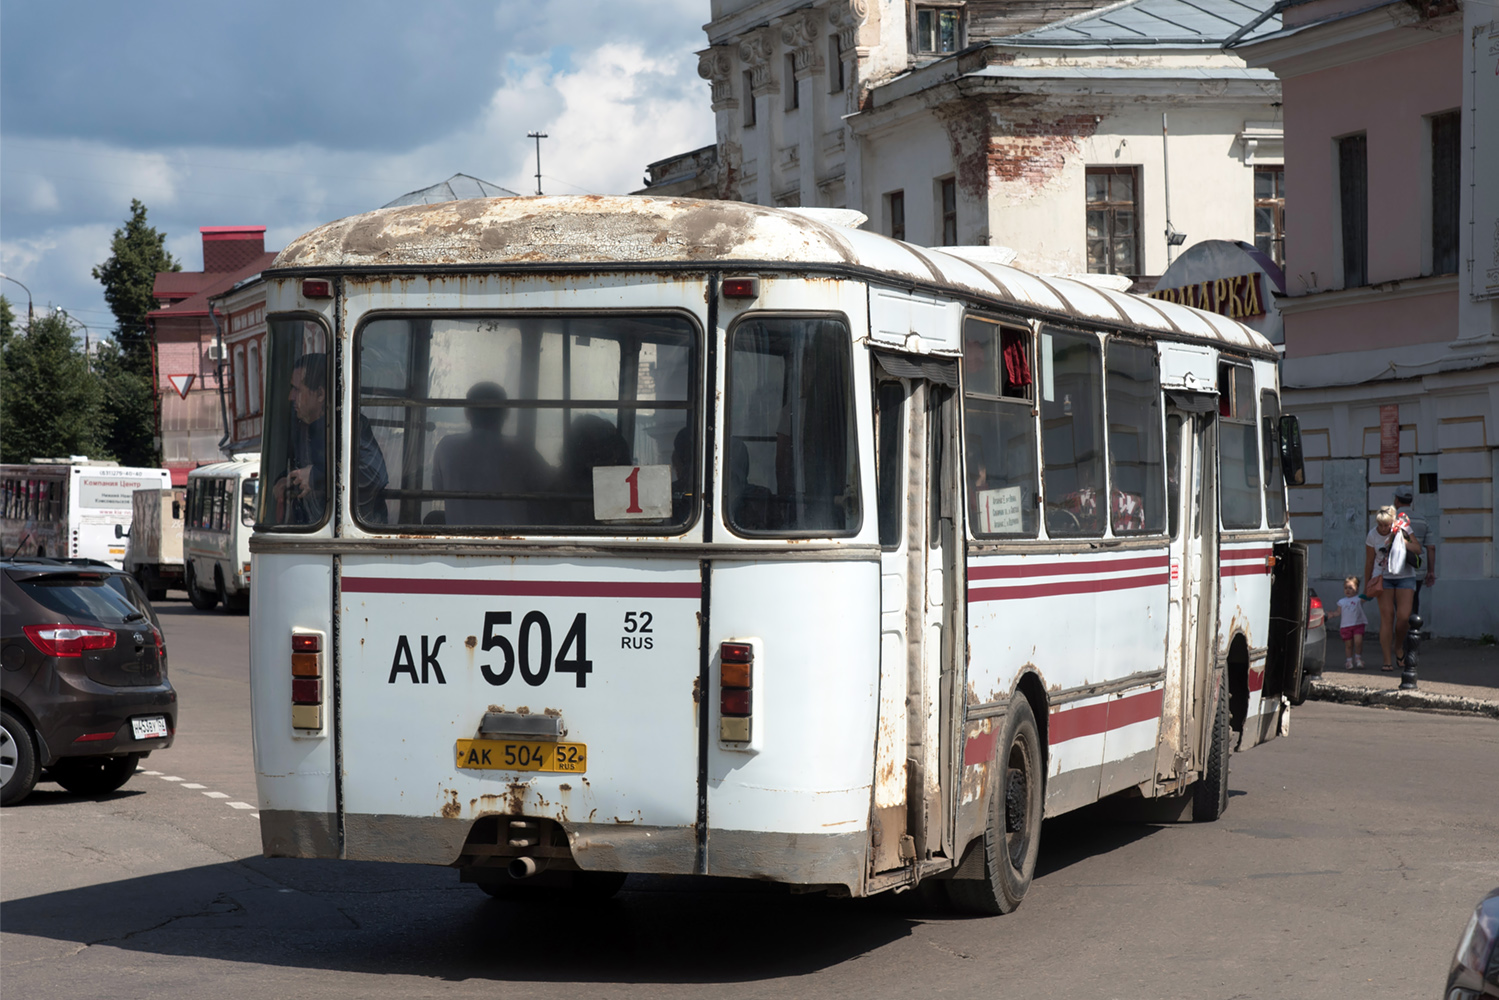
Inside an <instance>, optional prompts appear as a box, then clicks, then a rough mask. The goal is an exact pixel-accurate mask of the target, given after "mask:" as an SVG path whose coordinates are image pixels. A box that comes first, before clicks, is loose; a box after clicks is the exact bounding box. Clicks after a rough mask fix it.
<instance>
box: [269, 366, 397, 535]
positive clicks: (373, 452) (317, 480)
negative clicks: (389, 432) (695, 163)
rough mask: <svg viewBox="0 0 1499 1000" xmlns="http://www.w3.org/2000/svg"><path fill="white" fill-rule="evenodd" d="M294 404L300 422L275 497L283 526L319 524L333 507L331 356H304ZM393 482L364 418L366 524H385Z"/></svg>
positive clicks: (294, 379)
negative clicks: (389, 487) (329, 406)
mask: <svg viewBox="0 0 1499 1000" xmlns="http://www.w3.org/2000/svg"><path fill="white" fill-rule="evenodd" d="M288 398H289V400H290V402H291V405H292V410H293V412H294V413H295V414H296V418H297V419H296V420H295V421H294V422H293V424H292V428H291V447H290V449H289V452H288V456H287V463H286V464H287V470H286V471H285V472H284V473H282V474H281V475H280V476H279V477H277V479H276V482H275V485H274V486H272V488H271V489H272V493H273V495H274V497H275V500H276V520H277V523H281V524H317V523H318V522H320V521H321V520H322V519H323V514H324V511H325V509H326V507H327V503H328V421H327V402H328V356H327V355H326V354H304V355H302V356H301V357H300V358H298V359H297V361H296V363H295V364H294V365H293V366H292V371H291V392H290V395H289V397H288ZM387 482H389V476H388V475H387V473H386V471H385V456H384V454H383V453H381V451H380V446H379V445H378V444H376V443H375V434H374V430H373V429H372V428H371V427H370V423H369V421H368V420H367V419H366V418H365V417H364V416H363V414H361V415H360V417H359V481H358V483H357V487H356V492H355V507H356V511H357V513H358V515H359V517H360V519H361V520H364V521H370V522H375V523H378V524H383V523H385V522H386V520H387V519H388V518H387V515H386V510H385V501H384V500H383V499H382V497H381V493H382V491H383V490H384V489H385V485H386V483H387Z"/></svg>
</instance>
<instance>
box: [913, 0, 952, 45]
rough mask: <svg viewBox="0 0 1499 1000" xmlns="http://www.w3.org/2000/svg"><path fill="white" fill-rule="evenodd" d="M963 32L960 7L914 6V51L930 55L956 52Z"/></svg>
mask: <svg viewBox="0 0 1499 1000" xmlns="http://www.w3.org/2000/svg"><path fill="white" fill-rule="evenodd" d="M962 33H963V9H962V8H961V7H917V8H916V53H917V55H924V56H931V55H943V54H945V53H948V52H956V51H958V49H959V48H961V47H962V45H961V36H962Z"/></svg>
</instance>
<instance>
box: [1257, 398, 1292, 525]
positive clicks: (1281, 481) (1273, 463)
mask: <svg viewBox="0 0 1499 1000" xmlns="http://www.w3.org/2000/svg"><path fill="white" fill-rule="evenodd" d="M1260 446H1261V448H1262V449H1263V455H1262V456H1261V457H1262V458H1263V459H1264V463H1265V520H1266V523H1267V524H1268V525H1269V526H1270V527H1272V528H1281V527H1284V526H1285V523H1286V483H1285V474H1284V473H1283V472H1282V471H1281V464H1280V462H1281V459H1280V400H1279V399H1278V398H1276V395H1275V393H1274V392H1273V391H1271V390H1270V389H1266V390H1264V391H1263V392H1261V393H1260Z"/></svg>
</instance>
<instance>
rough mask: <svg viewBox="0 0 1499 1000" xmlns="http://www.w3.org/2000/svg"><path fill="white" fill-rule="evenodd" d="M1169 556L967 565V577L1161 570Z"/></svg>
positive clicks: (999, 577)
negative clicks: (1003, 564) (1002, 564)
mask: <svg viewBox="0 0 1499 1000" xmlns="http://www.w3.org/2000/svg"><path fill="white" fill-rule="evenodd" d="M1170 559H1171V557H1170V556H1166V555H1159V556H1142V557H1140V558H1138V559H1115V560H1104V559H1095V560H1092V561H1091V562H1066V563H1023V564H1022V563H1012V564H1010V565H1007V566H970V567H969V568H968V579H970V580H1006V579H1013V578H1018V577H1028V576H1074V575H1079V574H1086V573H1112V572H1114V571H1116V570H1126V569H1162V568H1164V567H1165V566H1166V565H1167V564H1168V563H1169V562H1170Z"/></svg>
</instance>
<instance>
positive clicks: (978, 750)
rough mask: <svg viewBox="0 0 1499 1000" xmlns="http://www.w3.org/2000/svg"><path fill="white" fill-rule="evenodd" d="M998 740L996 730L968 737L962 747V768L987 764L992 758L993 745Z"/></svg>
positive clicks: (997, 731)
mask: <svg viewBox="0 0 1499 1000" xmlns="http://www.w3.org/2000/svg"><path fill="white" fill-rule="evenodd" d="M991 725H992V723H991ZM998 739H999V730H998V729H991V730H989V731H988V732H987V733H979V734H978V735H977V736H970V737H968V742H967V743H965V744H964V745H963V766H964V767H972V766H973V765H975V764H987V763H989V761H990V760H992V759H993V757H994V744H995V742H996V741H997V740H998Z"/></svg>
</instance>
